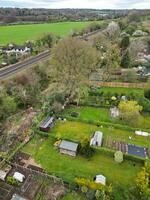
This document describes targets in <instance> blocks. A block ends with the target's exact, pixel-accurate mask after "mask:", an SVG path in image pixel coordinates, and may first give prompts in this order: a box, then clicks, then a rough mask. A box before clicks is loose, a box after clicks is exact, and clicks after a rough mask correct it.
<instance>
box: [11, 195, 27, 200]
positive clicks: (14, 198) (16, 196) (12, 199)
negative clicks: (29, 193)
mask: <svg viewBox="0 0 150 200" xmlns="http://www.w3.org/2000/svg"><path fill="white" fill-rule="evenodd" d="M11 200H27V199H25V198H23V197H21V196H19V195H17V194H13V196H12V198H11Z"/></svg>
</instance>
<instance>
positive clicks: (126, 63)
mask: <svg viewBox="0 0 150 200" xmlns="http://www.w3.org/2000/svg"><path fill="white" fill-rule="evenodd" d="M130 65H131V58H130V54H129V51H128V50H127V51H125V52H124V54H123V56H122V58H121V66H122V67H123V68H129V67H130Z"/></svg>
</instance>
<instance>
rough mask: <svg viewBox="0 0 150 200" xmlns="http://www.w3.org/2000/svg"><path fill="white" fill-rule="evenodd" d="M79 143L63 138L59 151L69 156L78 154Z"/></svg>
mask: <svg viewBox="0 0 150 200" xmlns="http://www.w3.org/2000/svg"><path fill="white" fill-rule="evenodd" d="M77 149H78V144H77V143H74V142H69V141H66V140H62V141H61V143H60V145H59V152H60V153H62V154H67V155H69V156H76V155H77Z"/></svg>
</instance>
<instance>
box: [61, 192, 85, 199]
mask: <svg viewBox="0 0 150 200" xmlns="http://www.w3.org/2000/svg"><path fill="white" fill-rule="evenodd" d="M75 199H76V200H86V197H84V196H82V195H81V194H78V193H76V192H74V191H73V192H72V193H68V194H67V195H66V196H65V197H63V198H62V199H61V200H75Z"/></svg>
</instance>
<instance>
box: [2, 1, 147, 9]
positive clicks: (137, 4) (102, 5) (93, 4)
mask: <svg viewBox="0 0 150 200" xmlns="http://www.w3.org/2000/svg"><path fill="white" fill-rule="evenodd" d="M0 7H20V8H24V7H26V8H96V9H106V8H107V9H126V8H128V9H131V8H137V9H143V8H146V9H150V0H0Z"/></svg>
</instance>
